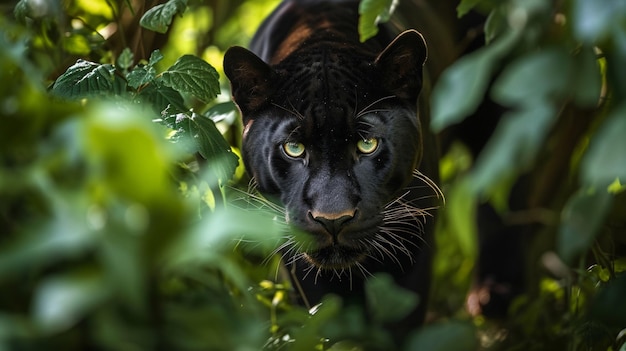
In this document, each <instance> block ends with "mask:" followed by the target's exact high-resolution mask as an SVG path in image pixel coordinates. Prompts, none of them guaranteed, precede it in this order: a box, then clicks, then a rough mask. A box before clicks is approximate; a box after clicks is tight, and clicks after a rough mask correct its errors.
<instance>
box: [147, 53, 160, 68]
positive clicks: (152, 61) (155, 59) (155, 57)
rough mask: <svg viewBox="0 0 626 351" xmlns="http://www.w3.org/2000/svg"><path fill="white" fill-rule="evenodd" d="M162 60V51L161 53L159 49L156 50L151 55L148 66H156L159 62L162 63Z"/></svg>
mask: <svg viewBox="0 0 626 351" xmlns="http://www.w3.org/2000/svg"><path fill="white" fill-rule="evenodd" d="M162 59H163V54H162V53H161V51H159V49H157V50H154V51H152V53H151V54H150V60H149V61H148V66H154V65H156V64H157V62H159V61H161V60H162Z"/></svg>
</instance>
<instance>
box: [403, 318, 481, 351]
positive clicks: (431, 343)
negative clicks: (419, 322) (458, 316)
mask: <svg viewBox="0 0 626 351" xmlns="http://www.w3.org/2000/svg"><path fill="white" fill-rule="evenodd" d="M408 345H409V346H408V347H407V350H429V351H474V350H477V349H478V340H477V339H476V330H475V328H474V326H473V325H472V324H470V323H463V322H454V321H453V322H447V323H439V324H433V325H428V326H426V327H424V328H422V329H420V330H419V331H418V332H417V333H416V334H415V335H414V336H413V337H412V338H411V339H410V340H409V343H408Z"/></svg>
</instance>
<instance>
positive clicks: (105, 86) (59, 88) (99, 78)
mask: <svg viewBox="0 0 626 351" xmlns="http://www.w3.org/2000/svg"><path fill="white" fill-rule="evenodd" d="M52 93H53V94H55V95H57V96H60V97H64V98H68V99H80V98H84V97H89V96H93V95H122V94H125V93H126V81H124V79H123V78H121V77H120V76H118V75H117V74H115V67H113V66H112V65H109V64H106V65H100V64H97V63H94V62H89V61H85V60H78V61H77V62H76V63H75V64H74V65H72V66H71V67H70V68H68V69H67V71H65V73H63V74H62V75H61V76H60V77H59V78H58V79H57V80H56V81H55V82H54V85H53V86H52Z"/></svg>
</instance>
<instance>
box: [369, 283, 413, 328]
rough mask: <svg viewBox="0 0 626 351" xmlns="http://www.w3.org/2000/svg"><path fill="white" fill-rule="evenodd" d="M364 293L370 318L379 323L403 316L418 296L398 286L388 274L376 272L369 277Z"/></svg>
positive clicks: (411, 308) (411, 307)
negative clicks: (370, 314)
mask: <svg viewBox="0 0 626 351" xmlns="http://www.w3.org/2000/svg"><path fill="white" fill-rule="evenodd" d="M365 294H366V296H367V302H368V307H370V308H371V310H370V312H371V313H372V318H373V319H374V320H375V321H377V322H380V323H388V322H394V321H398V320H400V319H402V318H404V317H405V316H407V314H408V313H410V312H411V311H412V310H413V309H414V308H415V307H417V304H418V303H419V297H418V296H417V295H416V294H415V293H414V292H412V291H409V290H406V289H404V288H402V287H400V286H398V285H397V284H396V283H395V282H394V281H393V278H392V277H391V276H390V275H388V274H377V275H375V276H373V277H371V278H369V279H368V280H367V282H366V286H365Z"/></svg>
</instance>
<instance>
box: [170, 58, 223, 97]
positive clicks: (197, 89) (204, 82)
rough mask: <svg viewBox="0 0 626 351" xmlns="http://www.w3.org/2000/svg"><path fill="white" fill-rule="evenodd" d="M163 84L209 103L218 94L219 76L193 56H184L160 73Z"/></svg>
mask: <svg viewBox="0 0 626 351" xmlns="http://www.w3.org/2000/svg"><path fill="white" fill-rule="evenodd" d="M160 80H161V81H162V82H163V84H165V85H167V86H169V87H171V88H174V89H175V90H178V91H179V92H180V93H183V94H190V95H192V96H194V97H196V98H198V99H200V100H201V101H203V102H209V101H211V100H213V99H215V97H216V96H217V94H219V93H220V84H219V74H218V73H217V71H216V70H215V68H213V66H211V65H210V64H208V63H207V62H206V61H204V60H202V59H201V58H199V57H197V56H193V55H184V56H182V57H181V58H179V59H178V60H177V61H176V62H175V63H174V64H173V65H172V66H171V67H170V68H168V69H167V70H166V71H165V72H163V73H161V76H160Z"/></svg>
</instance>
